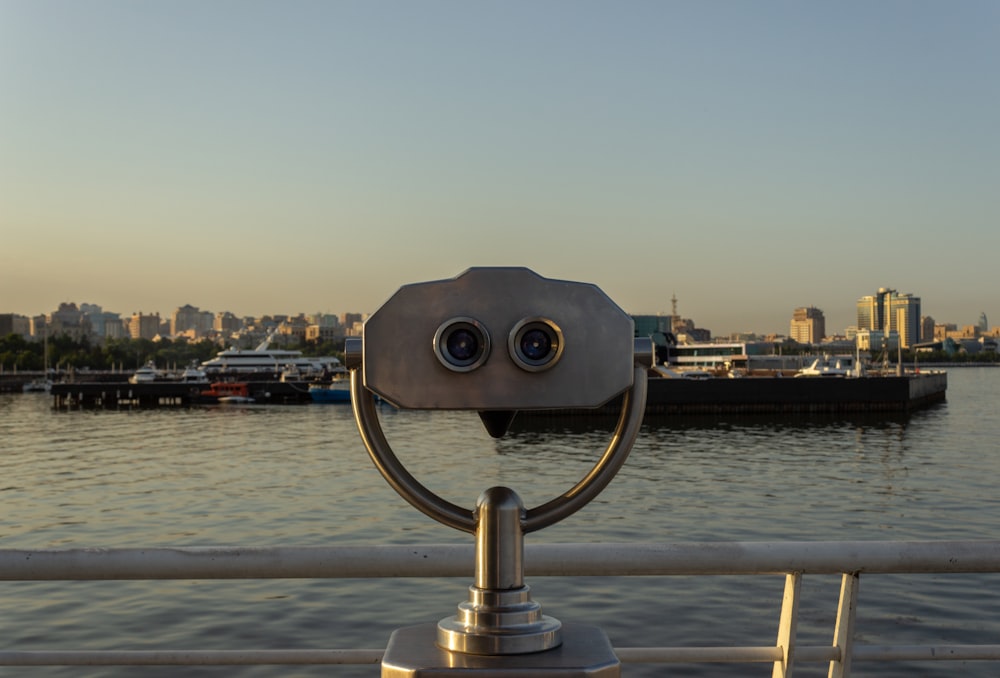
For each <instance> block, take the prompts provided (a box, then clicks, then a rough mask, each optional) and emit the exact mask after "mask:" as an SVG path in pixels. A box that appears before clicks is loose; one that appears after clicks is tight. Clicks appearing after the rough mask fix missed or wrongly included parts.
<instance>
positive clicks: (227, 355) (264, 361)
mask: <svg viewBox="0 0 1000 678" xmlns="http://www.w3.org/2000/svg"><path fill="white" fill-rule="evenodd" d="M270 343H271V341H270V337H268V338H267V339H265V340H264V341H263V342H261V343H260V344H259V345H258V346H257V348H254V349H247V350H243V349H238V348H231V349H227V350H225V351H220V352H219V353H218V354H217V355H216V356H215V357H214V358H212V359H211V360H206V361H205V362H203V363H202V364H201V369H202V370H204V371H205V373H206V374H208V375H215V374H252V373H254V372H269V373H272V374H281V373H282V372H283V371H285V370H287V369H289V368H294V369H296V370H298V372H299V373H300V374H302V375H304V376H306V377H311V376H315V375H320V374H324V373H329V372H334V371H338V370H340V368H341V364H340V361H339V360H338V359H337V358H334V357H333V356H324V357H318V358H317V357H307V356H304V355H302V351H289V350H286V349H272V348H268V346H269V345H270Z"/></svg>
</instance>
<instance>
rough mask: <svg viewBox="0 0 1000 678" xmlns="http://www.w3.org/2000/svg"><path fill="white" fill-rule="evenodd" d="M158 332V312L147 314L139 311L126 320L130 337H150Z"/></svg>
mask: <svg viewBox="0 0 1000 678" xmlns="http://www.w3.org/2000/svg"><path fill="white" fill-rule="evenodd" d="M159 333H160V314H159V313H154V314H153V315H149V314H146V313H143V312H142V311H139V312H138V313H133V314H132V317H131V318H130V319H129V321H128V335H129V337H131V338H132V339H152V338H153V337H155V336H156V335H157V334H159Z"/></svg>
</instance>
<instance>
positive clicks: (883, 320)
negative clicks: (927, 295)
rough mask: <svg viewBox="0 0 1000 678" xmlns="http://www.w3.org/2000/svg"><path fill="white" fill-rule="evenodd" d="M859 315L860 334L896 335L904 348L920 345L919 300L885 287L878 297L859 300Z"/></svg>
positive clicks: (873, 296)
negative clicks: (873, 332)
mask: <svg viewBox="0 0 1000 678" xmlns="http://www.w3.org/2000/svg"><path fill="white" fill-rule="evenodd" d="M857 312H858V324H857V327H858V330H859V331H860V330H879V331H882V332H885V333H886V334H890V335H891V334H892V333H893V332H896V333H898V334H899V341H900V342H901V344H902V346H903V348H910V347H911V346H915V345H916V344H918V343H920V338H921V335H920V329H921V324H920V297H915V296H913V295H912V294H909V293H907V294H900V293H899V292H897V291H896V290H893V289H889V288H887V287H882V288H880V289H879V291H878V293H877V294H874V295H869V296H865V297H861V298H860V299H858V303H857Z"/></svg>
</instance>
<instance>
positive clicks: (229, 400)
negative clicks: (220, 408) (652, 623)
mask: <svg viewBox="0 0 1000 678" xmlns="http://www.w3.org/2000/svg"><path fill="white" fill-rule="evenodd" d="M199 400H201V402H207V403H213V402H214V403H219V404H222V405H225V404H229V405H234V404H246V403H253V402H256V399H255V398H254V397H253V396H251V395H250V386H249V385H248V384H247V383H246V382H245V381H217V382H214V383H213V384H212V385H211V386H210V387H209V388H208V389H206V390H204V391H202V392H201V393H200V394H199Z"/></svg>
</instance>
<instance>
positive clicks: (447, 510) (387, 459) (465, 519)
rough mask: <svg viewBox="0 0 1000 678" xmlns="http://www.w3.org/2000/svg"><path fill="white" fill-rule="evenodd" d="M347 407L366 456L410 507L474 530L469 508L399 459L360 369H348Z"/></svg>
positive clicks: (461, 528)
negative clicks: (427, 484) (454, 501)
mask: <svg viewBox="0 0 1000 678" xmlns="http://www.w3.org/2000/svg"><path fill="white" fill-rule="evenodd" d="M351 408H352V409H353V410H354V421H355V422H356V423H357V425H358V431H359V432H360V433H361V439H362V440H363V441H364V443H365V447H366V448H367V449H368V456H369V457H371V459H372V461H373V462H375V467H376V468H377V469H378V470H379V473H381V474H382V477H383V478H385V479H386V482H388V483H389V485H391V486H392V489H394V490H396V492H397V493H398V494H399V496H401V497H402V498H403V499H405V500H406V501H408V502H409V503H410V504H411V505H412V506H413V507H414V508H416V509H417V510H419V511H421V512H422V513H425V514H427V515H428V516H430V517H431V518H433V519H434V520H436V521H438V522H439V523H442V524H444V525H448V526H449V527H454V528H455V529H456V530H462V531H463V532H468V533H470V534H475V533H476V518H475V515H474V514H473V512H472V511H471V510H469V509H464V508H462V507H461V506H458V505H457V504H452V503H451V502H450V501H446V500H445V499H442V498H441V497H439V496H438V495H436V494H434V493H433V492H431V491H430V490H429V489H427V488H426V487H425V486H424V485H422V484H421V483H420V482H419V481H418V480H417V479H416V478H414V477H413V476H412V475H410V472H409V471H407V470H406V468H405V467H404V466H403V464H402V463H400V461H399V459H398V458H397V457H396V453H395V452H393V451H392V448H391V447H390V446H389V441H387V440H386V439H385V434H383V433H382V425H381V424H380V423H379V419H378V413H377V412H376V411H375V396H374V395H372V393H371V392H370V391H369V390H368V389H366V388H365V387H364V384H363V383H362V380H361V374H360V370H357V369H354V370H351Z"/></svg>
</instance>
